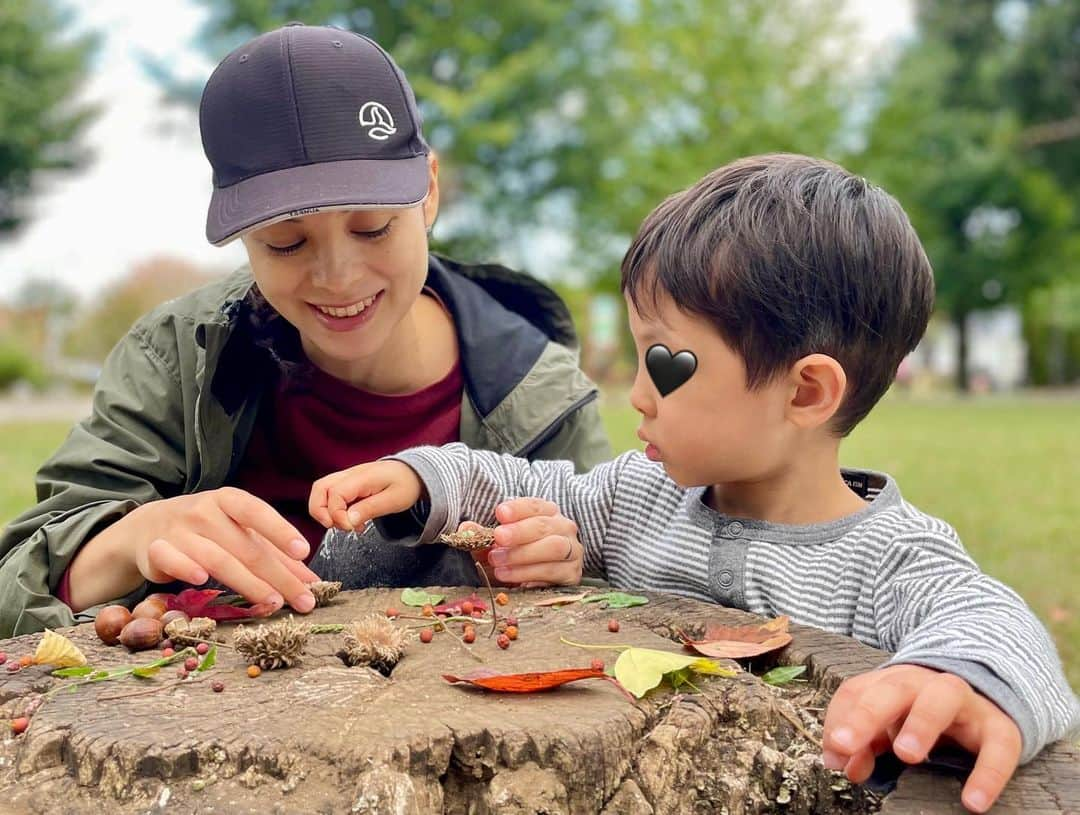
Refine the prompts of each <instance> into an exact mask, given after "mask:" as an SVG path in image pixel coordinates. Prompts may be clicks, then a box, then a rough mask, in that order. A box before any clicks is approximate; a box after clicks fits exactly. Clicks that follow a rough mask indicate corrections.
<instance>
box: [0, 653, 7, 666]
mask: <svg viewBox="0 0 1080 815" xmlns="http://www.w3.org/2000/svg"><path fill="white" fill-rule="evenodd" d="M5 662H7V654H5V653H4V652H3V651H0V665H3V664H4V663H5Z"/></svg>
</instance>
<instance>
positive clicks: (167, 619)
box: [161, 608, 191, 625]
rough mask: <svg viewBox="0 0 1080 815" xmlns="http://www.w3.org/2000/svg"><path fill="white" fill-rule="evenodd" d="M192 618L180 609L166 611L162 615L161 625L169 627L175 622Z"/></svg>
mask: <svg viewBox="0 0 1080 815" xmlns="http://www.w3.org/2000/svg"><path fill="white" fill-rule="evenodd" d="M190 619H191V618H190V617H189V616H188V615H187V614H185V613H184V612H183V611H181V610H180V609H178V608H174V609H173V610H172V611H166V612H165V613H164V614H162V615H161V624H162V625H168V624H169V623H171V622H172V621H173V620H185V621H187V620H190Z"/></svg>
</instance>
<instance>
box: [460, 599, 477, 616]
mask: <svg viewBox="0 0 1080 815" xmlns="http://www.w3.org/2000/svg"><path fill="white" fill-rule="evenodd" d="M473 609H474V606H473V604H472V600H462V601H461V613H462V614H463V615H465V616H466V617H469V616H471V615H472V613H473Z"/></svg>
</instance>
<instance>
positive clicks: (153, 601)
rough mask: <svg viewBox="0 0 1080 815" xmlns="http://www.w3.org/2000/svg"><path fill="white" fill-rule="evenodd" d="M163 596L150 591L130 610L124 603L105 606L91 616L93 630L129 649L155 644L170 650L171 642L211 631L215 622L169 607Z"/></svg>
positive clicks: (192, 640) (189, 641)
mask: <svg viewBox="0 0 1080 815" xmlns="http://www.w3.org/2000/svg"><path fill="white" fill-rule="evenodd" d="M165 598H166V595H164V594H151V595H150V596H149V597H147V598H146V599H145V600H143V601H142V602H141V603H139V604H138V605H137V606H135V608H133V609H131V610H130V611H129V610H128V609H127V607H126V606H105V608H103V609H102V610H101V611H100V612H98V615H97V619H95V620H94V631H96V632H97V635H98V638H99V639H100V640H101V641H102V642H103V643H105V644H106V645H117V644H119V645H123V646H124V647H126V648H127V649H128V650H129V651H146V650H149V649H150V648H157V647H158V646H161V648H162V649H164V650H169V649H171V648H172V645H173V643H174V642H175V643H179V644H180V645H197V644H199V643H201V642H202V641H203V640H207V639H209V638H210V636H211V635H212V634H213V633H214V630H215V629H216V627H217V623H215V622H214V621H213V620H211V619H210V618H208V617H195V618H194V619H192V618H190V617H188V615H187V614H185V613H184V612H183V611H179V610H176V609H174V610H172V611H169V610H168V605H167V601H166V599H165ZM204 644H205V643H204ZM165 656H169V654H165Z"/></svg>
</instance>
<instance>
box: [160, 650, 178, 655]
mask: <svg viewBox="0 0 1080 815" xmlns="http://www.w3.org/2000/svg"><path fill="white" fill-rule="evenodd" d="M175 654H176V651H175V650H173V649H172V648H162V649H161V655H162V656H163V657H171V656H174V655H175Z"/></svg>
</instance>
